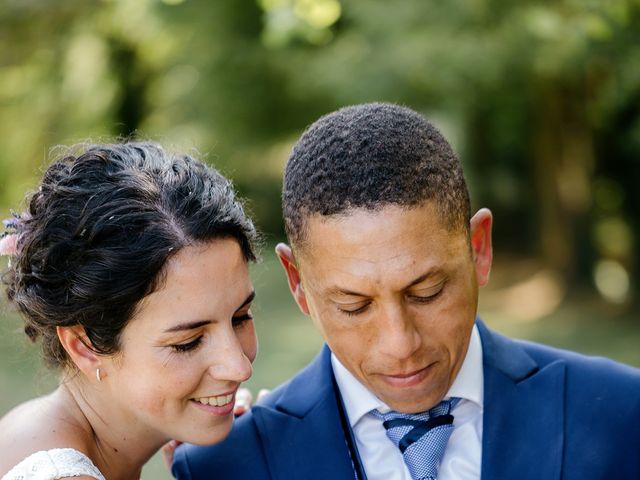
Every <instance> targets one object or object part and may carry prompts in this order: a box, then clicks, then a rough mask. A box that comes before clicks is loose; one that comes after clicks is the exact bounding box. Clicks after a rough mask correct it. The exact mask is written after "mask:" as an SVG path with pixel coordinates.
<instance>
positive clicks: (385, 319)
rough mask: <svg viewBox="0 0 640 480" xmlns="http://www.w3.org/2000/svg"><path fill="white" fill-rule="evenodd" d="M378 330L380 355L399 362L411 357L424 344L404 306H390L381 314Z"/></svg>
mask: <svg viewBox="0 0 640 480" xmlns="http://www.w3.org/2000/svg"><path fill="white" fill-rule="evenodd" d="M381 314H382V318H381V319H380V322H379V329H378V349H379V353H380V354H382V355H385V356H390V357H393V358H396V359H398V360H405V359H407V358H409V357H411V356H412V355H413V354H414V353H415V352H416V351H417V350H418V349H419V348H420V344H421V342H422V340H421V337H420V332H419V331H418V329H417V328H416V325H415V321H414V319H413V317H412V316H411V315H410V314H409V312H407V310H406V309H405V308H403V307H402V305H389V306H386V307H385V308H384V310H383V311H382V312H381Z"/></svg>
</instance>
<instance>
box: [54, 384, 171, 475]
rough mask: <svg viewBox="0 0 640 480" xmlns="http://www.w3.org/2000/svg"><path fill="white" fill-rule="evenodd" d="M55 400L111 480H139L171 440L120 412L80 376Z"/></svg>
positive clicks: (85, 451)
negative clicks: (156, 455) (143, 471)
mask: <svg viewBox="0 0 640 480" xmlns="http://www.w3.org/2000/svg"><path fill="white" fill-rule="evenodd" d="M56 396H57V397H58V399H59V401H60V402H62V403H63V404H64V408H65V409H66V411H67V412H68V415H69V416H70V417H71V418H72V420H71V422H72V423H73V426H74V427H77V428H78V430H77V435H75V436H77V438H78V439H79V440H80V444H81V445H82V446H84V447H85V449H83V451H84V453H86V454H87V455H88V456H89V458H90V459H91V460H92V461H93V463H94V464H95V465H96V467H97V468H98V470H100V472H101V473H102V474H103V475H104V476H105V478H108V479H109V480H138V479H139V478H140V473H141V471H142V466H143V465H144V464H145V463H146V462H147V461H148V460H149V459H150V458H151V457H152V456H153V455H154V454H155V453H156V452H157V451H158V450H159V449H160V447H161V446H162V445H163V444H164V443H165V442H166V441H167V440H168V439H165V438H162V437H161V435H160V434H159V433H158V432H155V431H151V430H150V429H145V428H144V426H142V425H141V424H140V422H138V421H136V419H135V418H131V417H130V416H128V415H127V414H126V413H125V412H122V411H119V409H118V408H117V405H118V403H117V402H116V401H112V400H113V399H110V398H109V394H108V393H107V392H104V391H101V390H99V389H97V388H96V387H95V386H94V385H91V384H89V383H87V382H84V381H83V378H82V376H81V375H78V376H76V377H74V378H72V379H71V380H69V381H67V382H65V383H63V384H62V385H61V386H60V388H59V389H58V391H57V392H56Z"/></svg>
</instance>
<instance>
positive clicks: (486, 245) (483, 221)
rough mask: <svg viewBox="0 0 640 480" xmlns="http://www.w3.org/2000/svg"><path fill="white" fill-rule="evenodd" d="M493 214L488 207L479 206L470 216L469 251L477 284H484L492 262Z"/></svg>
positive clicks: (487, 278) (487, 279)
mask: <svg viewBox="0 0 640 480" xmlns="http://www.w3.org/2000/svg"><path fill="white" fill-rule="evenodd" d="M492 224H493V215H492V214H491V211H490V210H489V209H488V208H481V209H480V210H478V212H477V213H476V214H475V215H474V216H473V217H472V218H471V225H470V235H471V251H472V253H473V260H474V262H475V268H476V278H477V279H478V285H480V286H483V285H486V284H487V282H488V281H489V274H490V273H491V263H492V262H493V246H492V243H491V226H492Z"/></svg>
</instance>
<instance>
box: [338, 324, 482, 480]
mask: <svg viewBox="0 0 640 480" xmlns="http://www.w3.org/2000/svg"><path fill="white" fill-rule="evenodd" d="M331 365H332V367H333V372H334V374H335V377H336V382H337V384H338V388H339V389H340V393H341V395H342V399H343V401H344V406H345V410H346V414H347V417H348V418H349V423H350V425H351V428H352V429H353V435H354V437H355V439H356V445H357V448H358V453H359V454H360V458H361V460H362V463H363V467H364V470H365V472H366V474H367V478H368V480H411V475H410V474H409V470H408V469H407V466H406V465H405V463H404V459H403V458H402V453H401V452H400V450H399V449H398V447H396V446H395V445H394V444H393V442H392V441H391V440H389V438H388V437H387V433H386V430H385V428H384V427H383V426H382V421H381V420H380V419H378V418H376V417H375V416H373V415H372V414H371V413H369V412H371V410H373V409H379V410H380V411H382V412H385V411H388V410H389V407H388V406H387V405H385V404H384V403H383V402H382V401H381V400H379V399H378V398H377V397H376V396H375V395H374V394H373V393H372V392H370V391H369V390H368V389H367V388H366V387H365V386H364V385H362V384H361V383H360V382H359V381H358V380H357V379H356V378H355V377H354V376H353V375H352V374H351V372H349V371H348V370H347V369H346V368H345V367H344V365H342V364H341V363H340V361H339V360H338V359H337V358H336V356H335V355H333V354H332V355H331ZM483 380H484V374H483V368H482V343H481V342H480V334H479V333H478V328H477V327H476V326H474V327H473V331H472V332H471V339H470V341H469V348H468V349H467V355H466V356H465V359H464V362H463V364H462V367H461V368H460V372H458V376H457V377H456V379H455V380H454V382H453V385H451V388H450V389H449V391H448V392H447V394H446V395H445V397H444V398H445V399H448V398H450V397H459V398H460V399H461V400H460V401H459V402H458V404H457V405H456V407H455V408H454V409H453V410H452V411H451V414H452V415H453V417H454V420H453V426H454V430H453V432H452V434H451V438H450V439H449V443H448V444H447V449H446V451H445V454H444V458H443V459H442V463H441V464H440V468H439V470H438V480H470V479H476V480H477V479H479V478H480V466H481V459H482V411H483V390H484V389H483V385H484V383H483Z"/></svg>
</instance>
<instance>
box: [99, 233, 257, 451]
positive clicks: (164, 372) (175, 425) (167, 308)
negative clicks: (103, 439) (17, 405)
mask: <svg viewBox="0 0 640 480" xmlns="http://www.w3.org/2000/svg"><path fill="white" fill-rule="evenodd" d="M253 296H254V292H253V287H252V285H251V281H250V279H249V273H248V267H247V262H246V261H245V259H244V256H243V255H242V251H241V250H240V246H239V245H238V243H237V242H236V241H235V240H231V239H216V240H213V241H210V242H207V243H205V244H198V245H194V246H189V247H185V248H184V249H182V250H180V251H179V252H178V253H177V254H176V255H174V256H173V257H172V258H171V259H170V260H169V261H168V262H167V265H166V266H165V271H164V276H163V279H162V281H161V282H160V287H159V288H158V289H157V290H156V291H155V292H154V293H152V294H151V295H149V296H148V297H146V298H145V299H144V300H143V301H142V302H141V304H140V306H139V309H138V312H137V314H136V315H135V316H134V317H133V319H132V320H131V321H130V322H129V324H128V325H127V326H126V327H125V329H124V330H123V332H122V337H121V353H120V354H119V355H117V356H115V357H113V358H111V359H110V360H109V361H108V364H107V365H105V367H106V368H105V373H106V376H105V378H104V379H103V382H102V383H103V384H105V383H107V384H108V388H109V389H111V393H112V397H113V398H114V401H115V402H116V404H118V405H119V408H118V412H119V413H116V414H122V415H123V416H124V417H123V418H124V419H125V420H126V419H127V418H131V420H132V421H135V422H136V427H138V428H141V429H142V430H143V431H145V432H144V433H145V434H148V435H153V436H158V435H159V436H160V437H161V438H162V439H166V438H175V439H177V440H181V441H188V442H191V443H196V444H211V443H215V442H217V441H220V440H222V439H223V438H224V437H225V436H226V435H227V434H228V433H229V430H230V429H231V424H232V422H233V405H234V402H235V393H236V391H237V389H238V386H239V385H240V383H241V382H243V381H245V380H247V379H248V378H249V377H250V376H251V363H252V362H253V360H254V359H255V357H256V353H257V341H256V335H255V330H254V324H253V320H252V316H251V311H250V307H251V301H252V300H253Z"/></svg>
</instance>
